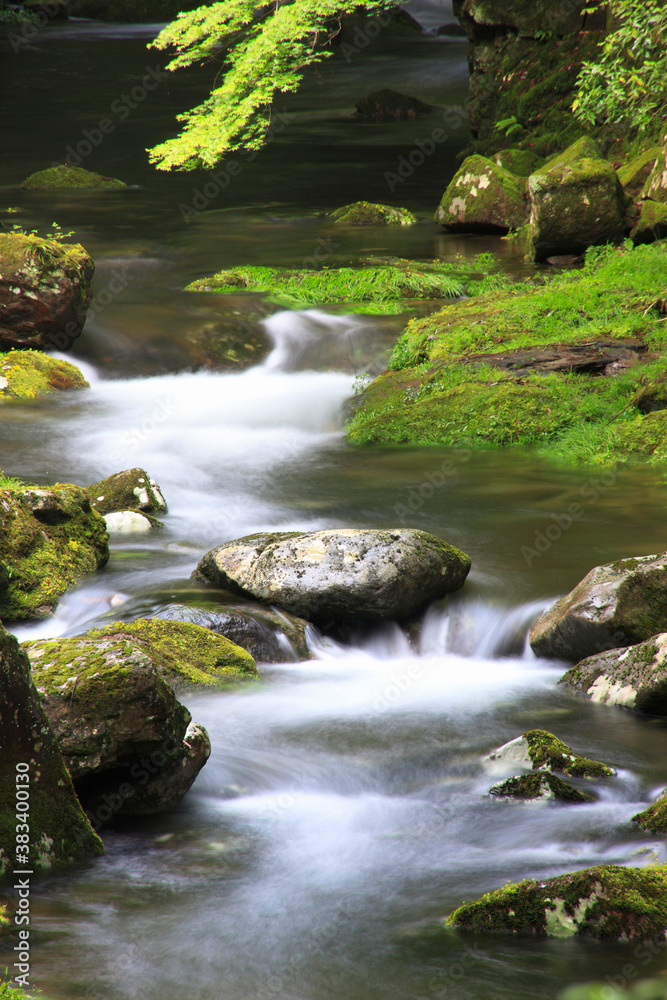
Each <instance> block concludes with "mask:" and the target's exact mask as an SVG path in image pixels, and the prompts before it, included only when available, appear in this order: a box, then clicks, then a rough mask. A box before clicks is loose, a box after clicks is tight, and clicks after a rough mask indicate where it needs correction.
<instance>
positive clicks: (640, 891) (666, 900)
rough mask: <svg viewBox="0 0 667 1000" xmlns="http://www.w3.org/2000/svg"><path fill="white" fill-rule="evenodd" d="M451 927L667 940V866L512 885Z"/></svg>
mask: <svg viewBox="0 0 667 1000" xmlns="http://www.w3.org/2000/svg"><path fill="white" fill-rule="evenodd" d="M445 927H457V928H460V929H462V930H471V931H482V932H486V931H511V932H512V933H514V934H536V935H538V936H539V937H557V938H566V937H574V935H577V936H579V937H594V938H603V939H611V940H618V941H635V940H642V939H650V938H653V939H655V940H656V941H662V940H664V938H665V927H667V867H666V866H664V865H661V866H659V867H654V868H622V867H620V866H619V865H597V866H596V867H595V868H584V869H583V870H582V871H578V872H569V873H568V874H566V875H558V876H557V877H556V878H549V879H543V880H540V881H539V882H538V881H536V880H535V879H528V880H524V881H523V882H519V883H515V884H509V885H505V886H503V887H502V888H501V889H494V890H493V891H492V892H487V893H486V895H484V896H482V898H481V899H478V900H476V901H475V902H473V903H464V904H463V906H460V907H459V908H458V909H457V910H455V911H454V912H453V913H452V914H451V915H450V916H449V917H448V918H447V920H446V921H445Z"/></svg>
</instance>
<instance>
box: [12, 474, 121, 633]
mask: <svg viewBox="0 0 667 1000" xmlns="http://www.w3.org/2000/svg"><path fill="white" fill-rule="evenodd" d="M108 559H109V546H108V535H107V532H106V526H105V524H104V520H103V519H102V518H101V517H100V516H99V514H97V513H96V512H95V511H94V510H92V509H91V506H90V502H89V500H88V497H87V496H86V494H85V493H84V491H83V490H82V489H81V488H80V487H79V486H71V485H68V484H60V483H59V484H56V486H54V487H53V488H49V489H46V488H40V487H24V488H18V489H0V563H1V564H2V565H3V566H4V567H5V568H6V570H7V571H8V572H7V582H6V585H5V587H4V589H3V588H0V617H1V618H2V619H3V620H5V621H23V620H25V619H31V618H43V617H45V616H46V615H50V614H52V613H53V611H54V610H55V607H56V604H57V603H58V600H59V599H60V598H61V597H62V595H63V594H64V593H65V591H66V590H67V589H68V588H69V587H71V586H72V585H73V584H74V583H76V581H77V580H78V579H79V578H80V577H81V576H83V574H84V573H90V572H92V571H94V570H96V569H101V568H102V567H103V566H104V565H105V564H106V563H107V561H108Z"/></svg>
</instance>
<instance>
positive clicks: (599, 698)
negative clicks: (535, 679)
mask: <svg viewBox="0 0 667 1000" xmlns="http://www.w3.org/2000/svg"><path fill="white" fill-rule="evenodd" d="M560 683H561V684H564V685H566V687H569V688H571V689H572V690H573V691H577V692H578V693H579V694H583V695H584V696H585V697H586V698H590V700H591V701H596V702H599V703H600V704H602V705H620V706H622V707H623V708H632V709H634V710H635V711H637V712H648V713H650V714H651V715H667V633H664V632H663V633H661V634H659V635H655V636H653V638H651V639H648V640H647V641H646V642H642V643H639V645H637V646H629V647H627V648H623V647H621V648H620V649H610V650H607V651H606V652H604V653H598V654H597V655H596V656H590V657H588V658H587V659H585V660H582V661H581V663H577V664H576V666H574V667H572V669H571V670H568V672H567V673H566V674H565V675H564V676H563V677H562V678H561V680H560Z"/></svg>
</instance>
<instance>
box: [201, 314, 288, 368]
mask: <svg viewBox="0 0 667 1000" xmlns="http://www.w3.org/2000/svg"><path fill="white" fill-rule="evenodd" d="M258 308H259V307H257V309H258ZM271 308H272V309H274V310H277V309H278V308H279V307H278V306H273V307H271ZM271 308H269V307H264V311H265V312H270V311H271ZM257 309H256V310H255V311H257ZM186 339H187V342H188V345H189V349H190V351H191V354H192V357H193V360H194V362H195V364H196V365H200V366H205V367H207V368H214V369H216V370H219V371H245V370H246V369H248V368H252V367H254V365H258V364H260V363H261V362H262V361H264V359H265V358H267V357H268V355H269V354H270V353H271V351H272V349H273V347H274V345H273V343H272V341H271V338H270V337H269V335H268V334H267V332H266V330H265V329H264V328H263V327H262V326H261V324H260V323H259V322H255V321H254V320H248V318H243V317H242V316H241V315H239V316H238V317H237V318H236V319H231V318H229V319H219V318H216V319H210V320H208V321H207V322H204V323H202V324H201V326H199V327H198V328H196V329H192V330H189V331H188V333H187V336H186Z"/></svg>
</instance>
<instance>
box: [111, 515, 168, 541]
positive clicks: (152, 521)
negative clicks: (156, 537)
mask: <svg viewBox="0 0 667 1000" xmlns="http://www.w3.org/2000/svg"><path fill="white" fill-rule="evenodd" d="M104 523H105V524H106V526H107V531H108V532H109V534H111V535H143V534H145V533H146V532H147V531H155V530H157V529H159V528H164V524H163V523H162V521H158V519H157V517H151V516H150V515H149V514H142V513H140V512H139V511H138V510H118V511H115V512H114V513H113V514H105V515H104Z"/></svg>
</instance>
